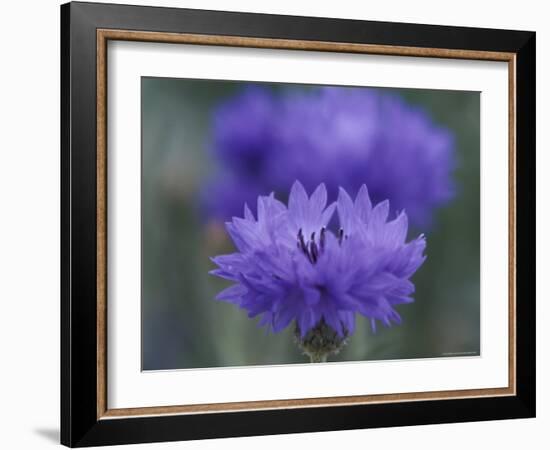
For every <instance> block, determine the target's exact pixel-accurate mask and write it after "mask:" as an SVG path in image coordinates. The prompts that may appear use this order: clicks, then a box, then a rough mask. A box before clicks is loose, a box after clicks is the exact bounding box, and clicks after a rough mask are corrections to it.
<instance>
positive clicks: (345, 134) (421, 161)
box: [205, 87, 455, 227]
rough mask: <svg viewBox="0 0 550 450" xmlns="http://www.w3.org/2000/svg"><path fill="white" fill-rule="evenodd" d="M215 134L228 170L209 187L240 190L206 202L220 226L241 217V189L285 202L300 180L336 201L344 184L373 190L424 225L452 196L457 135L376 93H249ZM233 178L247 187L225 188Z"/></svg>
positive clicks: (218, 114)
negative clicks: (322, 185)
mask: <svg viewBox="0 0 550 450" xmlns="http://www.w3.org/2000/svg"><path fill="white" fill-rule="evenodd" d="M213 136H214V138H213V146H212V149H213V155H214V157H215V159H216V160H217V161H218V162H219V163H220V169H221V170H220V172H219V173H217V174H216V179H215V181H213V182H211V183H209V184H208V187H207V189H208V191H209V192H210V191H211V190H212V189H214V190H217V189H215V185H217V184H220V185H223V186H224V188H223V189H226V188H228V189H230V188H231V186H235V187H236V188H237V190H236V191H235V192H234V193H233V194H231V195H230V194H226V195H225V196H224V197H223V198H219V200H218V197H216V196H211V195H208V196H207V197H208V199H209V203H208V205H207V206H206V208H205V209H206V211H207V213H209V214H210V215H212V216H215V217H218V218H221V219H228V218H230V217H231V216H233V215H237V214H240V213H241V211H242V205H243V204H244V202H245V200H246V198H245V197H244V192H245V191H244V190H242V189H241V190H239V188H240V186H241V185H242V184H245V185H246V186H248V190H247V191H246V192H247V193H253V194H254V195H256V196H258V195H264V194H266V193H268V192H272V191H275V192H277V194H278V195H280V196H281V198H287V197H288V194H289V190H290V187H291V185H292V183H293V182H294V180H297V179H298V180H300V181H301V182H302V184H303V185H304V186H305V187H306V188H307V189H309V190H312V189H314V188H315V187H316V186H317V185H319V183H321V182H324V183H325V184H326V187H327V191H328V192H327V195H328V199H329V200H330V201H334V200H336V198H337V196H338V188H339V187H343V188H344V189H345V190H346V191H347V192H349V193H350V194H352V195H355V194H356V193H357V192H358V190H359V188H360V187H361V186H362V185H363V184H367V185H368V186H369V191H370V195H371V197H372V199H373V200H374V201H375V202H381V201H383V200H386V199H388V200H390V202H391V206H392V211H391V212H392V213H393V212H396V211H400V210H402V209H405V210H406V211H407V214H408V216H409V218H410V219H411V221H412V222H414V224H415V225H417V226H420V227H424V226H426V225H428V224H429V223H430V222H431V219H432V213H433V210H434V209H435V208H437V207H440V206H442V205H444V204H445V203H447V202H448V201H449V200H450V199H452V197H453V195H454V185H453V181H452V172H453V170H454V167H455V161H454V141H453V135H452V134H451V132H450V131H449V130H447V129H445V128H443V127H440V126H438V125H436V124H435V123H434V122H433V121H432V119H431V118H430V117H429V116H428V115H427V114H426V113H425V112H424V111H423V110H421V109H419V108H417V107H413V106H411V105H409V104H407V103H406V102H405V101H403V100H402V99H401V98H400V97H398V96H396V95H392V94H388V93H383V92H382V91H379V90H375V89H368V88H350V87H347V88H341V87H326V88H318V89H310V90H307V91H303V92H302V91H292V90H291V91H287V92H286V94H283V95H279V96H276V95H274V94H272V93H271V91H269V90H267V89H263V88H259V87H255V88H252V87H249V88H247V89H245V90H244V91H243V92H242V93H241V94H239V95H237V96H235V97H233V98H231V99H230V100H229V101H227V102H226V103H223V104H222V105H221V106H219V107H218V108H217V109H216V111H215V114H214V121H213ZM227 178H230V179H238V180H240V183H239V184H230V185H229V187H227V186H228V182H227ZM246 195H248V194H246ZM229 196H230V197H231V200H232V201H227V197H229ZM218 203H220V204H222V205H221V206H220V205H218ZM228 211H230V213H229V214H228Z"/></svg>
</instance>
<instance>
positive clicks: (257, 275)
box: [211, 181, 426, 360]
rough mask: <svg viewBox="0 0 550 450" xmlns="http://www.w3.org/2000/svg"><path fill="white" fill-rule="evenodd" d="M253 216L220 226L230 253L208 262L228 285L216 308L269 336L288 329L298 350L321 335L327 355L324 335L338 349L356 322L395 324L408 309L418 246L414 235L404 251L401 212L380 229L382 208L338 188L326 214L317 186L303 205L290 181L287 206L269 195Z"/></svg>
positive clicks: (300, 191) (385, 207)
mask: <svg viewBox="0 0 550 450" xmlns="http://www.w3.org/2000/svg"><path fill="white" fill-rule="evenodd" d="M257 210H258V214H257V218H256V217H254V215H253V214H252V212H251V211H250V209H249V208H248V206H245V208H244V218H237V217H234V218H233V220H232V221H231V222H228V223H227V224H226V225H227V231H228V233H229V234H230V236H231V238H232V240H233V242H234V244H235V246H236V247H237V252H236V253H232V254H229V255H222V256H216V257H214V258H212V260H213V262H214V263H215V264H216V265H217V266H218V268H217V269H215V270H213V271H212V272H211V273H212V274H214V275H217V276H219V277H221V278H225V279H228V280H231V281H233V282H234V284H233V285H232V286H231V287H229V288H227V289H225V290H224V291H222V292H220V293H219V295H218V296H217V299H218V300H223V301H226V302H229V303H233V304H235V305H238V306H240V307H241V308H243V309H245V310H246V311H247V312H248V315H249V317H256V316H260V317H261V319H260V322H259V324H260V325H267V326H268V327H269V328H270V329H271V330H272V331H273V332H279V331H281V330H283V329H284V328H286V327H287V326H289V325H290V324H291V323H292V322H293V321H294V322H295V325H296V334H297V337H298V339H299V340H300V341H301V342H302V345H303V346H304V347H305V344H304V343H310V341H312V340H314V339H313V338H312V336H313V335H312V333H318V334H320V335H322V336H325V341H324V343H323V346H325V347H326V345H327V343H326V336H327V330H329V333H328V335H330V334H331V333H332V336H331V339H332V341H337V346H338V345H340V344H341V341H342V340H344V339H345V338H347V337H349V336H351V335H352V334H353V332H354V330H355V315H356V314H361V315H363V316H366V317H367V318H369V319H370V320H371V326H372V328H373V330H375V326H376V325H375V324H376V321H380V322H382V323H383V324H384V325H386V326H390V324H391V323H392V322H393V323H400V322H401V318H400V316H399V313H398V312H397V311H396V310H395V306H396V305H398V304H402V303H410V302H412V301H413V299H412V297H411V295H412V293H413V292H414V285H413V283H412V282H411V281H410V277H411V276H412V275H413V273H414V272H415V271H416V270H417V269H418V268H419V267H420V266H421V265H422V263H423V262H424V260H425V256H424V254H423V253H424V249H425V246H426V242H425V239H424V237H423V236H422V235H421V236H419V237H418V238H416V239H414V240H412V241H410V242H408V243H407V242H406V237H407V228H408V224H407V216H406V214H405V213H404V212H402V213H400V214H399V215H397V217H396V218H394V219H393V220H388V213H389V202H388V201H383V202H381V203H378V204H377V205H376V206H373V205H372V203H371V200H370V198H369V194H368V192H367V188H366V186H364V185H363V186H362V187H361V188H360V190H359V193H358V195H357V197H356V199H355V201H353V200H352V199H351V198H350V197H349V195H348V194H347V193H346V191H345V190H344V189H340V191H339V195H338V200H337V201H336V202H334V203H331V204H330V205H328V206H327V190H326V188H325V185H324V184H321V185H319V186H318V187H317V188H316V189H315V191H314V192H313V194H312V195H311V197H309V196H308V195H307V193H306V191H305V189H304V187H303V186H302V185H301V184H300V182H298V181H296V182H295V183H294V184H293V186H292V189H291V192H290V196H289V200H288V207H287V206H286V205H285V204H284V203H282V202H280V201H279V200H277V199H275V197H274V195H273V194H272V195H269V196H260V197H259V198H258V202H257ZM335 211H337V215H338V218H339V228H337V229H336V230H337V231H335V232H333V231H331V229H329V228H328V225H329V222H330V221H331V218H332V216H333V215H334V213H335ZM332 341H331V342H332ZM333 351H334V350H333ZM310 353H311V352H310ZM320 353H323V352H320ZM324 353H325V357H326V354H327V353H328V351H324ZM308 354H309V353H308ZM312 360H313V358H312Z"/></svg>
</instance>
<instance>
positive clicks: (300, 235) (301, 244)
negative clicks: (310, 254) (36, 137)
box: [298, 228, 307, 254]
mask: <svg viewBox="0 0 550 450" xmlns="http://www.w3.org/2000/svg"><path fill="white" fill-rule="evenodd" d="M298 248H299V249H300V250H302V251H303V252H304V253H306V254H307V246H306V243H305V242H304V234H303V233H302V229H301V228H300V230H298Z"/></svg>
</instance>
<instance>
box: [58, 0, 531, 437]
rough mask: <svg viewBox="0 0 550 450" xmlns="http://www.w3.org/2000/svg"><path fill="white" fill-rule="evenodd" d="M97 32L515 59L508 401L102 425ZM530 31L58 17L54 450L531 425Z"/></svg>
mask: <svg viewBox="0 0 550 450" xmlns="http://www.w3.org/2000/svg"><path fill="white" fill-rule="evenodd" d="M98 29H114V30H139V31H151V32H170V33H193V34H201V35H223V36H242V37H250V38H271V39H288V40H300V41H322V42H336V43H338V42H343V43H353V44H376V45H384V46H404V47H417V48H440V49H441V48H443V49H458V50H479V51H488V52H510V53H514V54H515V55H516V129H515V139H516V141H515V144H516V145H515V148H516V154H515V157H516V212H517V214H516V217H517V218H516V236H517V241H516V293H515V294H516V298H517V303H516V324H515V325H516V365H515V370H516V372H515V376H516V395H513V396H503V397H483V398H462V399H450V400H427V401H410V402H391V403H382V404H357V405H351V406H350V405H347V406H323V407H307V408H306V407H304V408H292V409H272V410H260V411H234V412H224V413H208V414H180V415H178V414H175V415H159V416H141V417H126V418H116V419H108V418H107V419H106V418H98V413H97V404H98V393H97V383H98V376H97V361H98V345H97V342H98V333H97V328H96V325H97V316H98V310H97V301H96V299H97V284H96V281H97V280H96V276H97V267H98V261H97V225H96V214H97V210H96V208H97V191H96V187H97V171H96V157H97V153H96V152H97V138H96V125H97V114H96V111H97V110H96V101H97V85H96V54H97V53H96V52H97V47H96V46H97V35H96V31H97V30H98ZM535 41H536V35H535V33H534V32H527V31H508V30H494V29H479V28H462V27H448V26H433V25H417V24H404V23H389V22H370V21H357V20H341V19H328V18H310V17H293V16H279V15H266V14H249V13H235V12H219V11H203V10H190V9H174V8H157V7H139V6H126V5H114V4H94V3H80V2H76V3H74V2H73V3H68V4H65V5H62V6H61V443H62V444H64V445H67V446H71V447H81V446H92V445H110V444H127V443H141V442H155V441H176V440H188V439H205V438H216V437H236V436H251V435H267V434H281V433H299V432H318V431H330V430H347V429H356V428H371V427H388V426H403V425H421V424H435V423H446V422H465V421H481V420H494V419H512V418H528V417H534V416H535V349H536V347H535V251H536V250H535V249H536V246H535V101H536V98H535Z"/></svg>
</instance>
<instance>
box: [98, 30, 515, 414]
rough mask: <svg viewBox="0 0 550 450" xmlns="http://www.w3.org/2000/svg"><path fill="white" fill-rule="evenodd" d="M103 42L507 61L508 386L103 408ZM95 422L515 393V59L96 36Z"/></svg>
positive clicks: (439, 51)
mask: <svg viewBox="0 0 550 450" xmlns="http://www.w3.org/2000/svg"><path fill="white" fill-rule="evenodd" d="M109 40H121V41H139V42H157V43H172V44H178V43H179V44H194V45H217V46H231V47H249V48H266V49H279V50H281V49H286V50H308V51H323V52H340V53H363V54H370V55H391V56H410V57H432V58H451V59H471V60H487V61H502V62H507V63H508V141H509V142H508V208H509V210H508V255H509V258H508V261H509V266H508V279H509V282H508V311H509V314H508V386H507V387H502V388H488V389H466V390H448V391H432V392H408V393H398V394H378V395H355V396H338V397H322V398H301V399H287V400H263V401H246V402H231V403H210V404H199V405H174V406H147V407H140V408H118V409H109V408H108V405H107V201H108V199H107V42H108V41H109ZM96 56H97V69H96V70H97V105H96V106H97V167H96V169H97V217H96V220H97V275H96V276H97V418H98V419H116V418H121V417H129V416H156V415H166V414H199V413H200V414H204V413H219V412H232V411H257V410H266V409H289V408H311V407H324V406H347V405H359V404H373V403H391V402H404V401H421V400H448V399H460V398H475V397H478V398H479V397H497V396H511V395H515V394H516V138H515V136H516V54H515V53H506V52H490V51H478V50H457V49H445V48H424V47H405V46H389V45H375V44H354V43H341V42H323V41H300V40H287V39H265V38H249V37H239V36H220V35H199V34H183V33H158V32H148V31H130V30H114V29H98V30H97V55H96Z"/></svg>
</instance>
